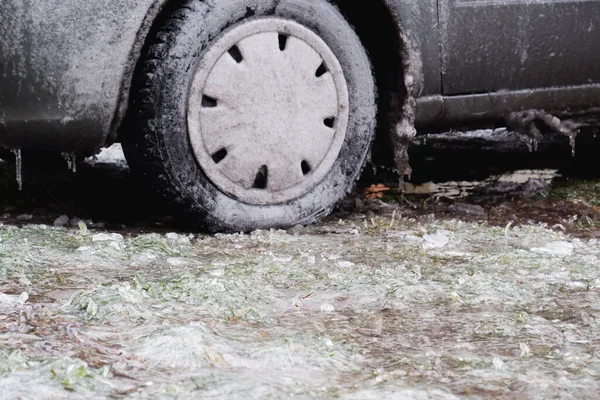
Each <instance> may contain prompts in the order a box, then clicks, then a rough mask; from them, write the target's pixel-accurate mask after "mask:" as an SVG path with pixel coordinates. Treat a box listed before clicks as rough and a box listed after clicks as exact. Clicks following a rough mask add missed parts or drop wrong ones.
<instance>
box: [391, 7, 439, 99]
mask: <svg viewBox="0 0 600 400" xmlns="http://www.w3.org/2000/svg"><path fill="white" fill-rule="evenodd" d="M384 1H385V3H386V5H387V6H388V8H389V9H390V11H391V13H392V15H393V17H394V20H395V21H396V23H397V24H398V26H399V28H400V29H401V34H402V35H403V37H402V38H401V40H402V41H403V42H404V44H405V46H406V47H407V48H406V49H405V51H407V52H408V53H409V56H410V60H408V61H409V62H411V63H412V64H413V65H412V67H411V68H412V69H413V70H414V71H416V73H417V74H418V76H415V77H414V78H415V79H417V80H418V81H419V82H417V86H418V92H417V93H415V94H416V95H420V96H428V95H435V94H440V93H441V60H440V42H439V32H438V30H437V26H438V4H437V3H438V1H437V0H420V1H414V0H384ZM432 28H433V29H432Z"/></svg>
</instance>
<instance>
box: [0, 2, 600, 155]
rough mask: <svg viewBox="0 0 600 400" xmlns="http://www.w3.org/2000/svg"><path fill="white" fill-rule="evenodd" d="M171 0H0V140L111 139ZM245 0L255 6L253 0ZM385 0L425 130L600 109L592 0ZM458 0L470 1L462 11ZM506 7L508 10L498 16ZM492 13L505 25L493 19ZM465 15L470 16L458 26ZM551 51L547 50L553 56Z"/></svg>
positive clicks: (52, 144) (77, 146)
mask: <svg viewBox="0 0 600 400" xmlns="http://www.w3.org/2000/svg"><path fill="white" fill-rule="evenodd" d="M167 1H169V0H119V1H115V0H94V1H93V2H90V1H88V0H72V1H69V2H50V1H38V0H0V146H2V147H9V148H21V147H31V148H41V149H50V150H60V151H63V152H71V151H73V152H80V153H88V154H89V153H93V152H95V151H97V150H99V149H100V148H101V147H102V146H104V145H106V144H110V143H111V142H112V141H114V140H115V139H116V136H117V130H118V128H119V126H120V124H121V122H122V120H123V117H124V115H125V111H126V107H127V104H128V96H129V88H130V84H131V80H132V77H133V73H134V69H135V65H136V63H137V60H138V57H139V54H140V53H141V47H142V45H143V43H144V40H145V38H146V36H147V34H148V32H149V30H150V27H151V25H152V23H153V21H154V20H155V18H156V17H157V15H158V14H159V12H160V10H161V9H162V7H163V6H164V5H165V4H166V3H167ZM214 1H225V0H214ZM247 1H248V7H252V6H253V4H254V1H253V0H247ZM340 1H341V0H340ZM382 1H383V2H384V3H385V4H386V6H387V7H388V9H389V11H390V13H391V15H392V16H393V18H394V19H395V21H396V23H397V25H398V35H399V40H398V41H399V42H400V43H402V48H399V49H398V52H399V53H401V54H402V57H403V58H404V60H403V65H399V66H398V68H399V69H402V70H403V71H402V76H404V82H399V85H398V86H399V88H398V91H399V92H402V90H408V91H410V93H409V94H410V95H412V96H414V97H419V99H418V101H417V105H418V107H417V122H418V123H419V125H420V126H422V127H426V126H428V125H431V124H436V123H437V124H439V123H443V122H446V121H455V122H460V121H468V120H472V119H477V120H484V119H486V118H487V119H490V120H494V119H497V118H498V116H499V115H501V114H502V113H503V112H505V111H506V110H507V107H508V108H511V107H512V108H514V109H523V108H525V107H528V108H534V107H539V106H544V107H546V108H561V107H563V106H565V107H569V106H570V107H591V106H593V105H598V106H600V104H598V97H597V93H598V91H597V90H598V88H597V87H595V86H589V85H591V84H592V82H598V81H600V75H599V74H600V68H595V69H594V68H593V66H594V65H599V64H600V63H599V57H600V51H598V43H600V41H598V43H596V42H595V41H593V40H592V38H593V37H597V36H598V35H596V36H594V33H595V32H598V31H597V29H600V27H598V28H596V26H595V23H594V22H595V21H600V0H594V1H591V0H587V1H583V0H581V1H578V0H573V1H567V0H522V1H521V0H503V1H500V0H486V1H483V0H420V1H414V0H382ZM457 2H459V3H461V4H459V5H461V7H457ZM464 3H468V6H469V7H462V5H464ZM525 3H526V4H528V5H529V6H528V7H530V8H529V9H530V10H532V9H533V10H537V11H539V12H542V14H543V15H542V16H539V15H537V14H536V13H535V12H533V11H530V12H529V13H528V14H525V15H526V17H527V18H528V19H525V20H523V19H522V18H517V19H515V20H512V19H511V18H510V15H513V14H514V15H516V14H515V13H516V11H514V9H519V10H522V8H518V7H524V4H525ZM475 4H477V6H475ZM490 4H491V5H490ZM438 7H439V9H438ZM506 7H508V8H506ZM511 7H512V8H511ZM538 7H541V8H538ZM544 7H545V8H544ZM505 9H508V10H509V14H508V16H506V17H504V16H502V15H500V14H498V13H500V12H501V11H502V10H505ZM525 9H528V8H527V7H525ZM440 10H441V12H438V11H440ZM486 10H488V11H489V10H492V11H493V13H492V14H488V13H487V12H488V11H486ZM510 10H513V11H510ZM540 10H542V11H540ZM552 10H562V11H561V14H560V15H562V16H563V17H565V18H566V20H565V21H562V23H563V24H566V25H564V26H562V25H561V26H560V27H553V29H557V32H558V33H553V32H554V31H553V30H552V29H550V28H549V27H548V26H546V25H547V24H550V23H554V22H556V23H558V20H556V21H555V19H554V18H555V17H554V16H552V15H550V16H548V15H549V14H548V13H549V12H550V11H552ZM494 13H495V14H494ZM510 13H513V14H510ZM438 16H439V17H440V18H441V20H438V19H439V18H438ZM492 17H493V18H496V17H497V18H500V20H501V21H503V23H506V24H508V25H509V26H510V27H511V29H504V28H502V29H499V28H498V26H497V24H489V22H488V21H489V18H492ZM462 18H466V19H468V20H469V19H470V21H472V22H473V21H477V23H472V24H471V25H469V26H462V24H461V21H462ZM480 20H481V21H480ZM579 20H582V21H585V22H586V24H591V25H589V26H588V25H586V28H585V29H583V28H581V27H579V26H578V25H577V24H576V22H577V21H579ZM482 21H483V22H482ZM440 22H441V25H440ZM565 26H566V27H565ZM438 27H441V31H440V30H439V29H438ZM590 27H591V28H590ZM559 28H560V29H559ZM519 29H521V30H519ZM536 29H540V30H541V32H542V33H543V35H554V36H556V35H560V34H562V35H563V37H562V39H563V40H562V42H564V43H567V44H568V43H573V41H574V40H583V44H582V46H581V49H574V48H573V47H574V46H571V47H570V48H562V47H561V46H559V44H558V43H559V42H560V43H562V42H561V41H560V40H557V39H556V37H553V38H552V39H551V40H548V41H544V40H542V39H543V38H541V37H537V36H536V35H537V33H536ZM582 29H583V30H582ZM586 29H587V30H589V29H591V33H590V32H588V31H587V30H586ZM480 30H481V37H479V36H478V33H479V31H480ZM523 32H525V33H523ZM440 33H441V34H440ZM500 35H505V37H504V39H503V40H498V39H497V36H500ZM523 35H531V37H530V39H529V41H528V42H527V43H526V45H524V44H521V45H519V46H517V45H516V44H518V43H517V42H516V41H518V40H523V38H524V37H525V36H523ZM519 38H521V39H519ZM471 41H474V42H473V43H474V44H475V47H473V49H475V50H476V51H478V52H483V53H485V54H488V53H489V58H488V57H483V56H482V55H481V54H480V53H477V54H473V51H474V50H473V49H472V48H471V45H470V43H471ZM486 41H489V46H488V47H486ZM504 41H505V42H506V43H503V42H504ZM538 42H539V43H538ZM515 43H516V44H515ZM513 46H516V47H513ZM563 47H564V46H563ZM441 49H442V53H441V52H440V51H441ZM524 49H526V50H527V57H526V58H525V57H524V56H523V54H524V53H523V50H524ZM594 49H595V50H596V51H592V50H594ZM459 52H464V54H467V56H466V57H465V55H464V54H462V55H461V54H458V53H459ZM552 52H554V53H555V55H554V56H553V57H551V58H549V57H550V56H549V54H550V53H552ZM587 52H590V53H589V54H588V53H587ZM570 57H577V62H568V61H569V58H570ZM523 59H524V61H523V62H522V60H523ZM503 60H504V62H503ZM555 60H558V61H556V62H555V63H554V64H553V63H552V62H554V61H555ZM479 62H481V64H479ZM534 62H539V63H545V62H546V63H548V65H545V64H544V65H542V66H541V67H540V68H541V69H538V70H537V72H534V70H530V69H528V68H533V67H532V65H533V64H532V63H534ZM494 63H496V64H494ZM557 68H558V69H557ZM561 68H562V69H561ZM538 80H539V82H541V83H542V84H543V85H545V86H548V87H554V86H559V85H560V84H565V85H567V84H568V85H572V84H577V83H587V84H588V86H589V87H586V88H583V87H582V88H581V90H580V89H574V88H572V87H570V88H561V87H555V88H554V89H552V90H545V89H547V88H544V87H540V85H537V86H535V87H532V86H534V84H535V82H536V81H538ZM408 86H410V88H408ZM503 89H509V90H503ZM484 92H489V94H482V93H484ZM567 92H568V96H566V97H563V94H564V93H567ZM469 93H473V94H469ZM444 94H446V96H444ZM448 94H453V95H456V96H448ZM463 118H464V120H463Z"/></svg>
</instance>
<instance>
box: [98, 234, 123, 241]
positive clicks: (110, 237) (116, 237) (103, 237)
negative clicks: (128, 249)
mask: <svg viewBox="0 0 600 400" xmlns="http://www.w3.org/2000/svg"><path fill="white" fill-rule="evenodd" d="M122 240H123V235H121V234H119V233H98V234H96V235H94V236H92V242H109V241H114V242H120V241H122Z"/></svg>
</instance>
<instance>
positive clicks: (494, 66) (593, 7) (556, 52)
mask: <svg viewBox="0 0 600 400" xmlns="http://www.w3.org/2000/svg"><path fill="white" fill-rule="evenodd" d="M438 4H439V13H440V14H439V15H440V42H441V51H442V55H441V56H442V91H443V94H444V95H445V96H455V95H468V94H477V93H490V92H498V91H516V90H520V89H535V88H549V87H562V86H577V85H586V84H591V83H600V0H440V1H439V3H438Z"/></svg>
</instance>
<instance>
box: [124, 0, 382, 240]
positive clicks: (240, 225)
mask: <svg viewBox="0 0 600 400" xmlns="http://www.w3.org/2000/svg"><path fill="white" fill-rule="evenodd" d="M264 16H278V17H282V18H289V19H292V20H295V21H296V22H298V23H300V24H302V25H304V26H305V27H307V28H309V29H312V30H313V31H314V32H316V33H317V34H318V35H319V36H320V37H321V38H322V39H323V40H324V41H325V42H326V43H327V44H328V45H329V47H330V48H331V49H332V51H333V52H334V54H335V55H336V56H337V58H338V60H339V62H340V64H341V65H342V68H343V70H344V74H345V77H346V80H347V85H348V90H349V94H350V120H349V124H348V132H347V135H346V139H345V142H344V145H343V148H342V150H341V153H340V155H339V157H338V159H337V161H336V163H335V165H334V166H333V168H332V169H331V170H330V172H329V173H328V175H327V176H326V177H325V178H324V179H323V180H322V181H321V182H320V183H319V184H318V185H317V186H316V187H315V188H313V189H312V190H311V191H310V192H308V193H306V194H305V195H303V196H302V197H300V198H298V199H295V200H293V201H290V202H287V203H285V204H277V205H250V204H245V203H242V202H240V201H238V200H236V199H234V198H231V197H229V196H227V195H226V194H224V193H223V192H221V191H220V190H218V189H217V188H216V187H215V186H214V185H213V184H212V183H211V182H210V180H209V179H208V178H207V177H206V175H205V174H204V173H203V171H202V169H201V168H200V166H199V165H198V163H197V161H196V158H195V156H194V153H193V150H192V147H191V143H190V140H189V136H188V130H187V114H186V113H187V104H188V92H189V90H190V87H191V82H192V80H193V77H194V74H195V71H196V70H197V67H198V66H199V64H200V62H201V60H202V55H203V52H204V51H205V50H206V49H207V48H208V47H209V46H210V44H211V41H212V40H214V38H215V37H217V36H218V35H219V34H220V33H221V32H223V31H224V30H225V29H227V28H228V27H230V26H232V25H234V24H236V23H238V22H240V21H242V20H244V19H247V18H260V17H264ZM376 111H377V110H376V86H375V82H374V78H373V73H372V69H371V64H370V61H369V58H368V56H367V53H366V51H365V49H364V48H363V46H362V45H361V42H360V40H359V38H358V36H357V35H356V34H355V32H354V30H353V29H352V27H351V26H350V25H349V23H348V22H347V21H346V20H345V19H344V17H343V16H342V14H341V13H340V12H339V10H338V9H337V8H336V7H335V6H334V5H332V4H331V3H329V2H328V1H326V0H279V1H274V0H254V1H252V2H248V1H247V0H227V1H220V0H214V1H198V0H188V1H184V2H183V5H181V6H178V7H177V8H176V9H175V10H171V11H170V12H169V13H168V15H166V16H164V17H163V18H162V20H161V21H159V22H157V26H156V27H155V28H154V29H153V33H152V34H151V37H150V38H149V40H148V43H147V44H146V46H145V49H144V52H143V54H142V58H141V61H140V63H139V64H138V69H137V74H136V79H135V80H134V85H133V88H132V102H131V105H130V111H129V112H130V114H129V117H128V118H129V120H130V121H131V122H132V123H131V124H129V128H128V129H127V131H128V132H127V134H126V135H124V138H123V139H122V141H123V146H124V150H125V155H126V156H127V159H128V161H129V163H130V166H131V167H132V169H133V170H134V172H139V173H142V174H143V175H145V176H146V177H149V178H151V180H152V185H153V187H154V188H155V189H156V190H157V191H158V192H159V193H161V194H162V195H163V196H165V197H166V199H167V200H168V201H169V203H170V204H173V205H175V206H176V211H179V212H181V213H183V214H187V215H188V217H189V218H186V220H187V221H193V222H194V223H195V224H200V225H201V226H203V227H204V228H205V229H208V230H210V231H249V230H254V229H268V228H286V227H291V226H295V225H298V224H301V225H306V224H311V223H314V222H315V221H317V220H318V219H320V218H322V217H324V216H326V215H328V214H329V213H330V212H331V211H332V210H333V208H334V207H335V205H336V204H337V203H338V202H339V201H340V200H342V199H343V197H344V196H345V195H346V194H347V193H348V192H349V191H350V190H351V189H352V188H353V186H354V183H355V181H356V180H357V178H358V177H359V175H360V172H361V171H362V167H363V165H364V163H365V160H366V157H367V155H368V152H369V148H370V145H371V142H372V139H373V137H374V133H375V124H376Z"/></svg>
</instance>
